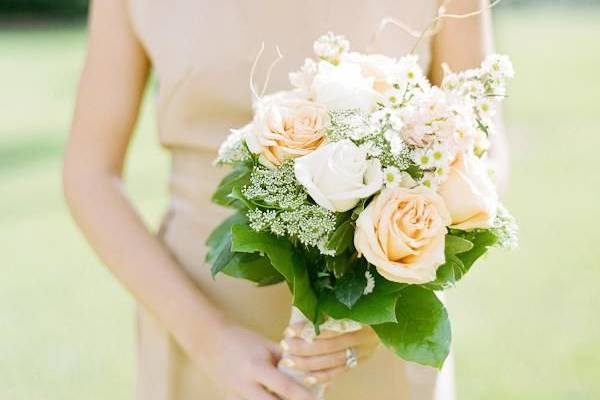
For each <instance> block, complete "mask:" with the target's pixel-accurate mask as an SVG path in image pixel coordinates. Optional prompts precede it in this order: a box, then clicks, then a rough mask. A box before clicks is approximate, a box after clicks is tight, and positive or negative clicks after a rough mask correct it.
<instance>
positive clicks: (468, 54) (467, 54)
mask: <svg viewBox="0 0 600 400" xmlns="http://www.w3.org/2000/svg"><path fill="white" fill-rule="evenodd" d="M488 6H489V1H488V0H451V1H450V2H449V4H448V6H447V13H448V14H467V13H470V12H473V11H477V10H484V11H483V12H482V13H481V14H480V15H477V16H474V17H470V18H465V19H451V18H444V19H443V20H442V28H441V30H440V32H439V33H438V34H437V35H435V36H434V37H433V42H432V63H431V72H430V78H431V80H432V83H434V84H439V83H440V82H441V81H442V78H443V71H442V67H441V65H442V63H446V64H448V66H449V67H450V69H452V70H453V71H462V70H465V69H468V68H475V67H478V66H479V64H480V63H481V61H483V59H484V58H485V57H486V56H487V55H488V54H490V53H492V51H493V37H492V24H491V13H490V10H488V9H486V8H487V7H488ZM501 114H502V113H501V109H498V114H497V118H496V126H497V128H498V129H497V132H496V134H495V135H493V136H492V137H490V140H491V142H492V145H491V148H490V153H489V156H490V161H491V163H492V166H493V167H494V170H495V171H496V178H497V185H498V189H499V190H500V192H504V191H505V190H506V187H507V185H508V178H509V156H508V144H507V140H506V134H505V132H504V129H503V126H502V117H501Z"/></svg>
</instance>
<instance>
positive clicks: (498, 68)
mask: <svg viewBox="0 0 600 400" xmlns="http://www.w3.org/2000/svg"><path fill="white" fill-rule="evenodd" d="M481 68H482V69H484V70H485V71H486V72H488V73H490V75H492V76H494V77H498V78H512V77H514V76H515V70H514V69H513V65H512V62H511V61H510V59H509V58H508V56H505V55H500V54H492V55H490V56H488V57H486V59H485V60H484V61H483V63H481Z"/></svg>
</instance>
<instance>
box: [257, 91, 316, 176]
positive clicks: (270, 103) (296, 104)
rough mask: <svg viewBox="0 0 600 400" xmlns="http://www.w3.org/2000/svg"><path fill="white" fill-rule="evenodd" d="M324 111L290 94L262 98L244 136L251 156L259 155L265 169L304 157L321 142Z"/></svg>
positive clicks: (314, 104)
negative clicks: (252, 154) (253, 154)
mask: <svg viewBox="0 0 600 400" xmlns="http://www.w3.org/2000/svg"><path fill="white" fill-rule="evenodd" d="M326 117H327V110H326V109H325V107H323V106H320V105H318V104H316V103H314V102H312V101H308V100H304V99H302V98H300V97H297V96H295V95H294V94H293V93H290V92H282V93H279V94H276V95H273V96H268V97H265V98H263V99H262V100H261V101H260V102H259V103H258V104H257V105H256V113H255V116H254V120H253V121H252V126H251V128H250V129H249V130H248V132H247V134H246V143H247V145H248V148H249V149H250V151H251V152H253V153H255V154H260V160H261V162H262V163H263V164H264V165H266V166H268V167H276V166H279V165H281V164H282V163H283V162H284V161H285V160H286V159H290V158H297V157H300V156H304V155H306V154H308V153H310V152H312V151H313V150H315V149H316V148H317V147H319V146H320V145H321V143H322V142H323V141H324V140H325V135H324V132H323V126H324V120H325V118H326Z"/></svg>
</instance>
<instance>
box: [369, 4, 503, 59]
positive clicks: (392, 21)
mask: <svg viewBox="0 0 600 400" xmlns="http://www.w3.org/2000/svg"><path fill="white" fill-rule="evenodd" d="M451 1H452V0H444V2H443V3H442V5H441V6H440V7H439V8H438V11H437V15H436V17H435V18H433V20H432V21H431V23H430V24H429V25H428V26H427V28H425V30H423V31H418V30H416V29H412V28H411V27H410V26H408V25H407V24H405V23H403V22H402V21H399V20H398V19H396V18H393V17H385V18H383V19H382V20H381V22H380V23H379V26H378V27H377V30H376V31H375V34H374V35H373V37H372V39H371V45H373V44H374V43H375V42H377V40H378V39H379V37H380V36H381V34H382V33H383V31H384V30H385V29H386V28H387V27H388V25H394V26H395V27H397V28H400V30H402V31H404V32H405V33H406V34H408V35H409V36H412V37H414V38H415V39H417V41H416V42H415V44H414V46H413V48H412V50H411V51H410V54H413V53H414V52H415V51H416V49H417V47H418V46H419V44H420V43H421V40H423V38H425V37H431V36H434V35H436V34H437V33H439V31H440V30H441V29H442V24H441V22H442V20H443V19H445V18H447V19H465V18H471V17H475V16H477V15H479V14H481V13H483V12H484V11H486V10H489V9H491V8H493V7H495V6H497V5H498V4H499V3H500V2H501V1H502V0H494V1H492V2H491V3H490V4H489V5H487V6H486V7H483V8H480V9H479V10H476V11H472V12H469V13H466V14H447V10H448V5H449V4H450V2H451Z"/></svg>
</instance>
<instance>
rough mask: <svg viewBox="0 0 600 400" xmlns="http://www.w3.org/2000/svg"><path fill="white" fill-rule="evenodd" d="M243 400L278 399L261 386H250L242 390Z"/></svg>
mask: <svg viewBox="0 0 600 400" xmlns="http://www.w3.org/2000/svg"><path fill="white" fill-rule="evenodd" d="M243 396H244V400H278V399H279V397H277V396H275V395H273V394H271V393H269V392H268V391H267V389H265V388H264V387H263V386H260V385H255V386H250V387H248V388H246V389H245V390H244V395H243Z"/></svg>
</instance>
